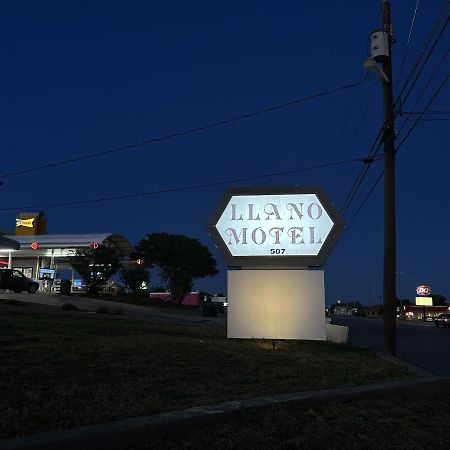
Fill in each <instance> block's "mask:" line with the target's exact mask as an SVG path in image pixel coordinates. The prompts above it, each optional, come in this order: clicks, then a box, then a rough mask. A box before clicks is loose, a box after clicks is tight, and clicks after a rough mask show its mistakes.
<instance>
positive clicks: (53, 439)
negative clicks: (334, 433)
mask: <svg viewBox="0 0 450 450" xmlns="http://www.w3.org/2000/svg"><path fill="white" fill-rule="evenodd" d="M443 393H446V394H447V393H448V394H450V378H438V377H435V378H427V379H425V380H424V379H421V380H417V379H413V380H411V379H410V380H403V381H394V382H387V383H378V384H373V385H363V386H354V387H348V388H334V389H325V390H321V391H307V392H298V393H293V394H276V395H268V396H262V397H256V398H253V399H246V400H236V401H227V402H222V403H218V404H215V405H207V406H198V407H193V408H188V409H183V410H177V411H172V412H166V413H161V414H155V415H153V416H144V417H137V418H131V419H124V420H117V421H114V422H109V423H104V424H99V425H87V426H82V427H76V428H71V429H65V430H55V431H46V432H43V433H38V434H32V435H27V436H23V437H18V438H11V439H5V440H1V441H0V449H1V450H31V449H33V450H44V449H45V450H79V449H80V448H83V450H95V449H99V448H108V450H121V449H126V448H130V447H140V446H143V445H148V444H149V443H151V441H152V440H155V439H157V438H158V437H160V436H162V435H163V434H164V433H165V432H170V433H176V432H180V431H183V430H186V429H188V428H190V427H192V426H197V427H198V426H203V425H208V424H212V423H218V422H223V421H226V420H229V419H233V418H238V417H239V415H240V414H241V412H242V410H243V409H247V410H253V411H256V410H259V409H262V408H266V407H270V406H276V405H284V406H288V407H289V406H298V405H302V404H308V403H313V402H319V403H320V402H325V401H346V400H351V399H355V398H358V397H361V396H364V398H368V397H382V396H386V395H401V396H404V397H412V398H417V397H419V396H420V397H422V398H427V397H428V398H430V397H436V396H440V395H442V394H443Z"/></svg>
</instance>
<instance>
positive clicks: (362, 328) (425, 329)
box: [331, 316, 450, 377]
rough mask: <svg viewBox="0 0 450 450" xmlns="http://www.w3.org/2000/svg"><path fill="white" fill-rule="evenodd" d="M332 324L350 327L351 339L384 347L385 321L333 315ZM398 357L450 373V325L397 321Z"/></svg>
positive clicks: (371, 345) (358, 342) (447, 374)
mask: <svg viewBox="0 0 450 450" xmlns="http://www.w3.org/2000/svg"><path fill="white" fill-rule="evenodd" d="M331 323H333V324H335V325H344V326H347V327H349V329H350V330H349V341H350V342H352V343H355V344H359V345H364V346H367V347H371V348H373V349H375V350H381V351H382V350H383V321H382V320H380V319H369V318H365V317H345V316H333V318H332V320H331ZM397 356H398V357H399V358H401V359H403V360H404V361H406V362H408V363H410V364H413V365H415V366H418V367H421V368H423V369H425V370H426V371H428V372H431V373H433V374H435V375H440V376H447V377H448V376H450V328H441V327H439V328H436V327H435V325H434V323H414V322H410V321H397Z"/></svg>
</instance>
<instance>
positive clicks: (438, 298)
mask: <svg viewBox="0 0 450 450" xmlns="http://www.w3.org/2000/svg"><path fill="white" fill-rule="evenodd" d="M431 298H432V299H433V306H445V305H446V304H447V297H445V295H442V294H431Z"/></svg>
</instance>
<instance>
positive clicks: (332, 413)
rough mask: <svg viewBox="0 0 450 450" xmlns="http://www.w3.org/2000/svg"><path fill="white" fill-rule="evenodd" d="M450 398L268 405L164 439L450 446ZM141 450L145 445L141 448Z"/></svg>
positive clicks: (225, 445) (215, 444)
mask: <svg viewBox="0 0 450 450" xmlns="http://www.w3.org/2000/svg"><path fill="white" fill-rule="evenodd" d="M449 421H450V398H448V397H444V398H439V399H435V400H421V399H417V400H406V399H403V398H400V397H394V398H385V399H376V400H375V399H371V400H354V401H351V402H346V403H334V402H331V403H327V404H325V405H314V406H306V407H303V408H302V409H300V408H299V409H287V408H283V407H279V408H271V409H268V410H264V411H260V412H258V413H248V412H245V411H244V413H243V415H242V417H241V418H240V419H239V420H233V421H231V422H229V423H225V424H222V425H215V426H209V427H206V428H205V427H203V428H202V429H197V430H195V429H193V430H191V431H190V432H185V433H182V434H180V435H175V436H174V435H173V434H172V435H171V436H165V437H162V438H161V439H160V440H158V441H157V442H152V443H151V445H150V444H149V445H148V447H145V449H146V450H150V449H151V450H163V449H165V450H168V449H179V448H183V449H193V450H194V449H199V448H207V449H211V450H214V449H220V450H227V449H236V448H239V449H242V450H245V449H255V448H257V449H260V450H263V449H280V450H281V449H283V450H284V449H308V450H309V449H321V450H322V449H325V448H326V449H330V450H331V449H339V450H342V449H376V450H379V449H393V448H395V449H408V450H413V449H428V448H430V449H433V450H438V449H448V448H449V432H448V423H449ZM141 450H144V449H141Z"/></svg>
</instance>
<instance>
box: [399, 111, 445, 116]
mask: <svg viewBox="0 0 450 450" xmlns="http://www.w3.org/2000/svg"><path fill="white" fill-rule="evenodd" d="M413 114H425V115H428V116H429V115H436V116H437V115H449V114H450V111H426V112H424V111H402V115H403V116H407V115H413Z"/></svg>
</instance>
